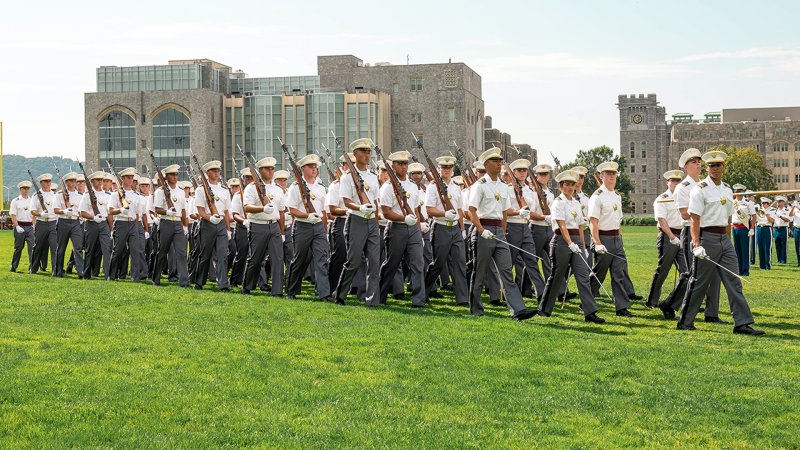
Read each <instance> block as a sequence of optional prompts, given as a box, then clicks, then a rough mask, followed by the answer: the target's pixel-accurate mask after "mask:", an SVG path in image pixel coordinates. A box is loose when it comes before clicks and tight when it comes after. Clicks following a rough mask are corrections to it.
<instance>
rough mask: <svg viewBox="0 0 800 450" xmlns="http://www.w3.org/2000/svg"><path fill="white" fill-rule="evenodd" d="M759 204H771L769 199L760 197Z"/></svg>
mask: <svg viewBox="0 0 800 450" xmlns="http://www.w3.org/2000/svg"><path fill="white" fill-rule="evenodd" d="M761 203H772V200H770V198H769V197H761Z"/></svg>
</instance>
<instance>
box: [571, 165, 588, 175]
mask: <svg viewBox="0 0 800 450" xmlns="http://www.w3.org/2000/svg"><path fill="white" fill-rule="evenodd" d="M572 170H574V171H575V172H578V175H579V176H585V175H586V174H587V173H589V169H587V168H586V167H583V166H575V167H573V168H572Z"/></svg>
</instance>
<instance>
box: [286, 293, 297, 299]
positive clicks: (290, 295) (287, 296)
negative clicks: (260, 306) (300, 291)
mask: <svg viewBox="0 0 800 450" xmlns="http://www.w3.org/2000/svg"><path fill="white" fill-rule="evenodd" d="M286 298H288V299H289V300H295V299H297V296H296V295H294V294H286Z"/></svg>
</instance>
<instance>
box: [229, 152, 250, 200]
mask: <svg viewBox="0 0 800 450" xmlns="http://www.w3.org/2000/svg"><path fill="white" fill-rule="evenodd" d="M231 163H233V171H234V172H236V174H237V176H238V177H239V196H240V197H241V198H242V210H244V187H245V185H244V177H243V176H242V174H241V173H240V172H239V168H238V167H236V158H231ZM251 175H252V174H251Z"/></svg>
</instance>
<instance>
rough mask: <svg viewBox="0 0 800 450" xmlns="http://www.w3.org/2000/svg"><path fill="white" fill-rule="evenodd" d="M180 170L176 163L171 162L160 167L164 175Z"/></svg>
mask: <svg viewBox="0 0 800 450" xmlns="http://www.w3.org/2000/svg"><path fill="white" fill-rule="evenodd" d="M180 170H181V166H179V165H177V164H172V165H169V166H167V167H164V168H163V169H161V172H162V173H163V174H164V176H167V175H169V174H177V173H178V172H179V171H180Z"/></svg>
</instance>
